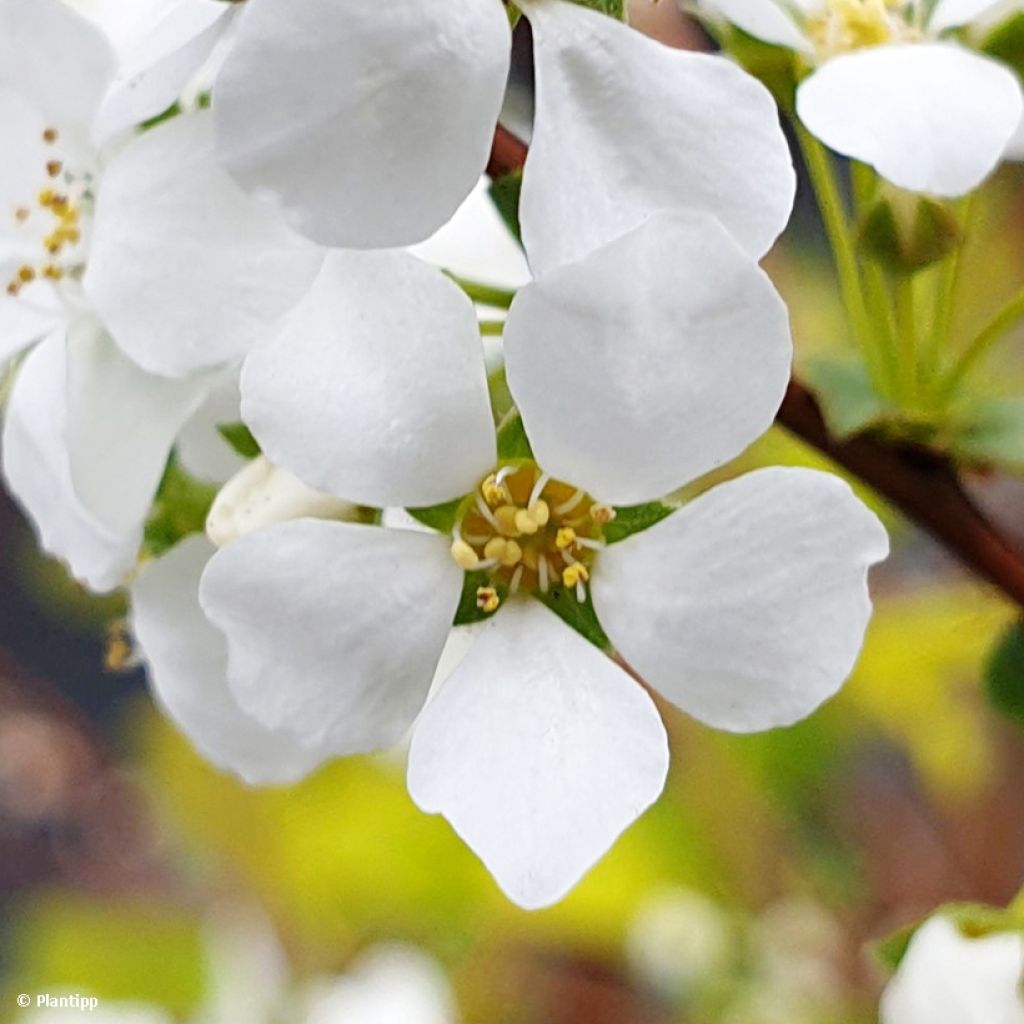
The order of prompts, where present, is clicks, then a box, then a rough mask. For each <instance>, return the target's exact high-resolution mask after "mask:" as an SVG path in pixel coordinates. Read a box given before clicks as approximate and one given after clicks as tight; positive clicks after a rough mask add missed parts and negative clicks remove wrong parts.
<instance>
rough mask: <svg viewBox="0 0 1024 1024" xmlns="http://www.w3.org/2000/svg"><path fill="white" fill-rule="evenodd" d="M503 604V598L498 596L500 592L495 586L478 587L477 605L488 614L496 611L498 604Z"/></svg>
mask: <svg viewBox="0 0 1024 1024" xmlns="http://www.w3.org/2000/svg"><path fill="white" fill-rule="evenodd" d="M500 604H501V598H500V597H498V592H497V591H496V590H495V589H494V587H478V588H477V591H476V606H477V608H479V609H480V610H481V611H484V612H487V614H488V615H490V614H491V612H496V611H497V610H498V606H499V605H500Z"/></svg>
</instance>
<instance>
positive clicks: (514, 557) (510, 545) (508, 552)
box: [501, 540, 523, 569]
mask: <svg viewBox="0 0 1024 1024" xmlns="http://www.w3.org/2000/svg"><path fill="white" fill-rule="evenodd" d="M522 557H523V549H522V548H521V547H520V546H519V545H518V544H517V543H516V542H515V541H514V540H510V541H508V542H507V543H506V544H505V551H504V553H503V554H502V556H501V564H502V565H503V566H505V568H506V569H511V568H512V566H514V565H518V564H519V562H520V561H521V560H522Z"/></svg>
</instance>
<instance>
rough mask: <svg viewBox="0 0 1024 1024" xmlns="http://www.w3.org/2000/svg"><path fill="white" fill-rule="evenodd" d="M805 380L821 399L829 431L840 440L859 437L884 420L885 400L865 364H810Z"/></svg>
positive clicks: (824, 360)
mask: <svg viewBox="0 0 1024 1024" xmlns="http://www.w3.org/2000/svg"><path fill="white" fill-rule="evenodd" d="M804 376H805V378H806V380H807V382H808V383H809V384H810V386H811V388H812V389H813V390H814V391H815V392H816V393H817V395H818V397H819V398H820V399H821V404H822V407H823V409H824V413H825V418H826V420H827V421H828V425H829V427H830V428H831V429H832V431H833V432H834V433H835V434H836V435H838V436H839V437H848V436H850V435H851V434H859V433H860V432H861V431H863V430H866V429H867V428H868V427H870V426H872V425H874V424H875V423H877V422H879V421H880V420H883V419H885V417H886V415H887V413H888V408H887V406H886V402H885V399H883V398H882V397H881V396H880V395H879V394H878V392H876V391H875V389H874V385H873V384H872V383H871V375H870V374H869V373H868V371H867V367H865V366H864V364H863V363H861V362H857V361H855V360H853V359H827V358H817V359H812V360H809V361H808V363H807V365H806V367H805V368H804Z"/></svg>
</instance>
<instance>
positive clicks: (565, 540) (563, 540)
mask: <svg viewBox="0 0 1024 1024" xmlns="http://www.w3.org/2000/svg"><path fill="white" fill-rule="evenodd" d="M575 541H576V531H575V530H574V529H573V528H572V527H571V526H563V527H562V528H561V529H560V530H559V531H558V533H557V534H556V535H555V545H556V547H557V548H558V549H559V551H564V550H565V549H566V548H570V547H572V545H573V544H574V543H575Z"/></svg>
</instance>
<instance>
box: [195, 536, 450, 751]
mask: <svg viewBox="0 0 1024 1024" xmlns="http://www.w3.org/2000/svg"><path fill="white" fill-rule="evenodd" d="M461 592H462V573H461V572H460V571H459V569H458V567H457V566H456V565H455V563H454V562H453V561H452V559H451V556H450V555H449V553H448V545H447V544H446V542H445V540H444V539H443V538H442V537H439V536H436V535H435V536H428V535H427V534H421V533H413V532H412V531H409V530H386V529H382V528H380V527H376V526H356V525H354V524H352V523H333V522H324V521H321V520H314V519H299V520H295V521H294V522H290V523H284V524H281V525H278V526H270V527H267V528H266V529H263V530H258V531H256V532H255V533H250V534H248V535H247V536H245V537H242V538H241V539H240V540H237V541H235V542H234V543H233V544H229V545H228V546H227V547H225V548H222V549H221V550H220V551H219V552H218V553H217V554H216V555H215V556H214V557H213V559H212V561H211V562H210V564H209V567H208V568H207V570H206V573H205V574H204V576H203V582H202V585H201V586H200V603H201V604H202V606H203V608H204V609H205V610H206V614H207V615H208V616H209V618H210V619H211V620H212V621H213V622H214V623H215V624H216V625H217V626H218V627H219V628H220V629H221V630H222V631H223V632H224V634H225V635H226V636H227V639H228V650H229V655H228V666H229V667H228V678H229V681H230V684H231V688H232V691H233V692H234V694H235V697H236V698H237V699H238V702H239V703H240V704H241V706H242V707H243V708H245V709H246V710H247V711H248V712H249V713H250V714H252V715H253V716H254V717H255V718H256V719H257V720H258V721H260V722H262V723H263V724H264V725H265V726H266V727H268V728H272V729H286V730H288V731H289V732H291V733H292V734H293V735H295V736H297V737H298V738H299V739H300V740H301V741H302V742H303V743H304V744H306V745H307V746H311V747H323V748H327V747H329V748H330V749H332V750H333V751H334V752H335V753H337V754H355V753H364V752H367V751H371V750H378V749H381V748H383V747H387V746H389V745H390V744H392V743H395V742H397V741H398V740H399V739H401V737H402V735H403V734H404V733H405V731H406V730H407V729H408V728H409V726H410V725H411V724H412V721H413V719H414V718H415V717H416V714H417V713H418V712H419V710H420V708H421V707H422V706H423V702H424V700H425V699H426V696H427V691H428V689H429V687H430V682H431V679H432V678H433V675H434V669H435V667H436V666H437V662H438V659H439V658H440V656H441V650H442V648H443V647H444V643H445V638H446V637H447V635H448V631H449V628H450V626H451V622H452V619H453V618H454V616H455V609H456V606H457V605H458V601H459V596H460V594H461Z"/></svg>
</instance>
